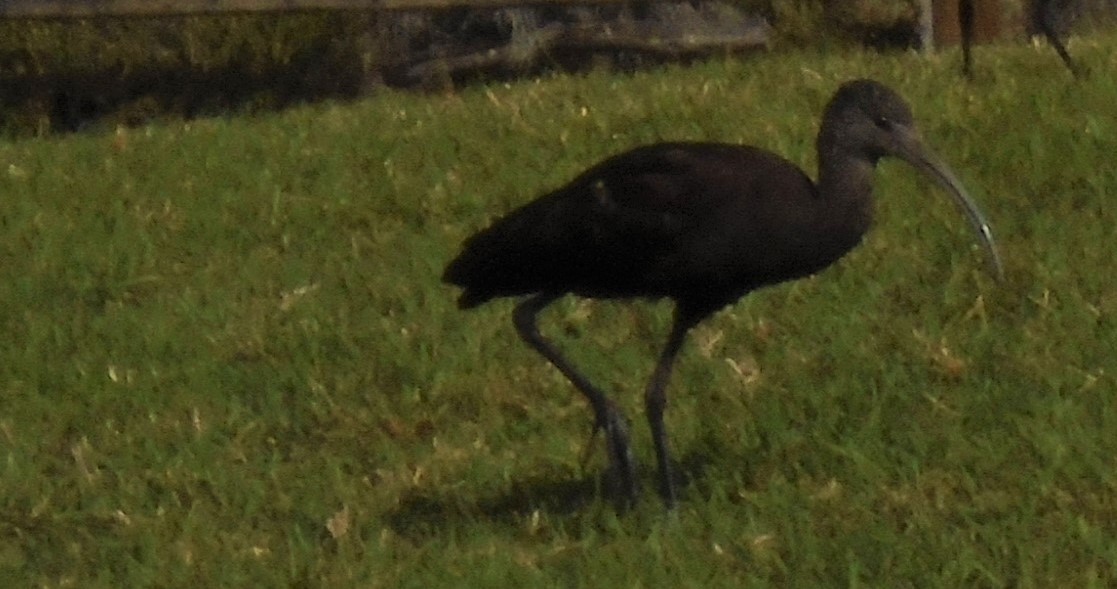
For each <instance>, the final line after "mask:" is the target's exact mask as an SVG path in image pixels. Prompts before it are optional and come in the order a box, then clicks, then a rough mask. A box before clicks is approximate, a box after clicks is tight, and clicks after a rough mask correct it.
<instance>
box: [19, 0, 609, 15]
mask: <svg viewBox="0 0 1117 589" xmlns="http://www.w3.org/2000/svg"><path fill="white" fill-rule="evenodd" d="M629 1H630V0H0V18H90V17H95V16H118V17H119V16H147V17H151V16H180V15H191V14H221V13H237V12H241V13H251V12H284V11H316V10H352V11H385V10H436V9H445V8H455V7H461V6H469V7H475V8H490V7H491V8H496V7H503V6H513V5H514V6H523V5H532V4H536V5H539V4H547V5H590V4H621V3H625V2H629Z"/></svg>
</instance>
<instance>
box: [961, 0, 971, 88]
mask: <svg viewBox="0 0 1117 589" xmlns="http://www.w3.org/2000/svg"><path fill="white" fill-rule="evenodd" d="M973 23H974V8H973V0H958V28H959V29H960V31H961V33H962V73H963V74H965V76H966V77H967V78H972V77H973V60H972V59H971V57H970V47H972V46H973Z"/></svg>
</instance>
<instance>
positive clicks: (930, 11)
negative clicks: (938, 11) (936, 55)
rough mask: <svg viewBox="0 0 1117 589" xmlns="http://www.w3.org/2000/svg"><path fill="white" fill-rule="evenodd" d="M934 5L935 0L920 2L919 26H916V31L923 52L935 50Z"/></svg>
mask: <svg viewBox="0 0 1117 589" xmlns="http://www.w3.org/2000/svg"><path fill="white" fill-rule="evenodd" d="M934 3H935V2H934V0H919V24H917V25H916V30H917V32H918V34H919V49H920V50H921V51H934V50H935V18H934V12H935V9H934V6H933V5H934Z"/></svg>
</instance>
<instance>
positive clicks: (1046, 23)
mask: <svg viewBox="0 0 1117 589" xmlns="http://www.w3.org/2000/svg"><path fill="white" fill-rule="evenodd" d="M1035 9H1036V18H1035V20H1036V23H1037V24H1038V25H1039V29H1040V31H1041V32H1042V33H1043V36H1044V37H1046V38H1047V42H1048V43H1050V44H1051V46H1052V47H1054V48H1055V53H1058V54H1059V59H1062V60H1063V63H1064V64H1065V65H1066V66H1067V69H1068V70H1070V73H1071V74H1072V75H1074V77H1076V78H1081V77H1082V73H1083V72H1082V70H1081V69H1080V68H1079V67H1078V65H1077V64H1075V63H1074V60H1073V59H1071V57H1070V53H1069V52H1067V48H1066V45H1063V42H1062V40H1060V39H1059V33H1058V32H1056V31H1055V10H1056V7H1055V6H1053V4H1052V2H1051V0H1036V7H1035Z"/></svg>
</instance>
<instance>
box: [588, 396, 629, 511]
mask: <svg viewBox="0 0 1117 589" xmlns="http://www.w3.org/2000/svg"><path fill="white" fill-rule="evenodd" d="M597 429H601V430H604V432H605V448H606V451H607V452H608V455H609V469H610V471H611V475H612V476H613V477H614V478H615V480H616V485H617V495H618V496H617V502H618V504H620V506H621V507H622V508H627V507H630V506H632V505H633V504H635V503H636V496H637V493H638V489H637V486H636V460H635V459H634V458H633V457H632V448H631V447H630V446H629V443H628V420H627V419H625V417H624V415H621V413H620V411H617V410H616V409H615V408H613V407H610V408H609V411H608V413H607V414H606V415H605V420H604V423H598V424H597V425H595V426H594V431H595V432H596V430H597Z"/></svg>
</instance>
